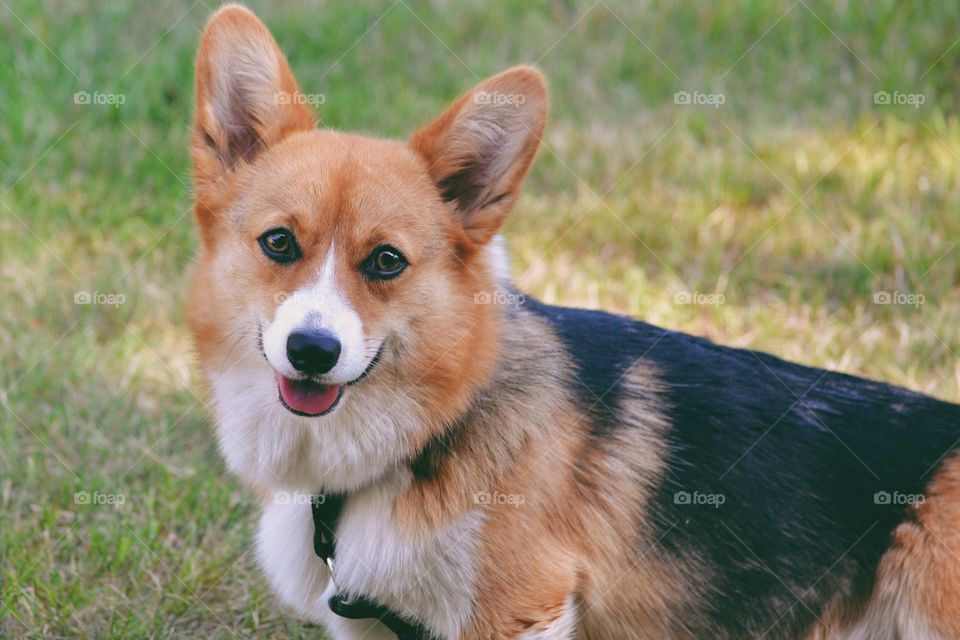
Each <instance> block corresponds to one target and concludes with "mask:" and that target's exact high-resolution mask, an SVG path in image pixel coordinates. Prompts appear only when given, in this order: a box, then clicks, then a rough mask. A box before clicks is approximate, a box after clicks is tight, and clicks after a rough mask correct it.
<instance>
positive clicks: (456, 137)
mask: <svg viewBox="0 0 960 640" xmlns="http://www.w3.org/2000/svg"><path fill="white" fill-rule="evenodd" d="M546 120H547V87H546V83H545V82H544V80H543V76H542V75H541V74H540V72H539V71H537V70H536V69H534V68H533V67H514V68H512V69H509V70H507V71H504V72H503V73H501V74H499V75H496V76H493V77H492V78H488V79H487V80H484V81H483V82H481V83H480V84H478V85H477V86H476V87H474V88H473V89H471V90H470V91H468V92H467V93H466V94H464V95H462V96H460V98H458V99H457V100H456V101H455V102H454V103H453V104H452V105H450V107H448V108H447V110H446V111H445V112H444V113H443V114H442V115H441V116H440V117H439V118H437V119H436V120H434V121H433V122H432V123H431V124H429V125H427V126H426V127H424V128H423V129H421V130H420V131H418V132H417V133H415V134H414V135H413V137H412V138H411V139H410V145H411V146H412V147H413V148H414V150H416V151H417V152H418V153H419V154H420V155H421V156H423V158H424V159H425V160H426V162H427V167H428V171H429V173H430V177H431V178H432V179H433V181H434V183H435V184H436V185H437V187H438V188H439V189H440V193H441V195H442V197H443V199H444V200H445V201H447V202H450V203H451V204H452V205H453V206H454V207H455V208H456V211H457V214H458V215H459V216H460V220H461V224H462V225H463V228H464V230H465V231H466V232H467V235H468V236H469V237H470V239H471V240H473V241H474V242H476V243H479V244H482V243H485V242H487V241H488V240H490V238H491V237H493V235H494V234H495V233H496V232H497V230H498V229H499V228H500V226H501V225H502V224H503V222H504V220H505V219H506V217H507V214H508V213H509V212H510V209H511V208H512V207H513V203H514V202H515V201H516V198H517V193H518V191H519V189H520V184H521V183H522V182H523V178H524V176H526V174H527V169H529V168H530V163H531V162H532V161H533V156H534V154H536V152H537V147H538V146H539V145H540V138H541V137H542V136H543V127H544V125H545V124H546Z"/></svg>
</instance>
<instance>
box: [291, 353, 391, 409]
mask: <svg viewBox="0 0 960 640" xmlns="http://www.w3.org/2000/svg"><path fill="white" fill-rule="evenodd" d="M382 351H383V345H381V346H380V349H379V350H378V351H377V353H376V355H374V357H373V359H371V360H370V364H368V365H367V368H366V369H365V370H364V372H363V373H361V374H360V375H359V376H358V377H357V378H356V379H354V380H351V381H350V382H347V383H346V384H323V383H321V382H318V381H316V380H311V379H309V378H304V379H300V380H295V379H293V378H288V377H286V376H284V375H283V374H280V373H278V374H277V386H278V387H279V389H280V404H282V405H283V406H284V407H285V408H286V409H287V411H289V412H290V413H295V414H297V415H298V416H306V417H308V418H316V417H318V416H323V415H326V414H328V413H330V412H332V411H333V410H334V409H336V408H337V405H339V404H340V399H341V398H342V397H343V392H344V391H345V390H346V387H347V385H351V384H356V383H357V382H360V381H361V380H363V379H364V378H366V377H367V376H368V375H369V374H370V372H371V371H373V368H374V367H376V366H377V363H379V362H380V356H381V353H382Z"/></svg>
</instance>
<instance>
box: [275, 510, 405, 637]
mask: <svg viewBox="0 0 960 640" xmlns="http://www.w3.org/2000/svg"><path fill="white" fill-rule="evenodd" d="M290 495H291V494H283V497H286V498H289V497H290ZM256 545H257V558H258V560H259V562H260V566H261V568H262V569H263V571H264V573H265V574H266V576H267V579H268V580H269V581H270V585H271V587H273V592H274V593H275V594H276V595H277V597H278V598H279V599H280V600H281V601H282V602H283V603H284V604H285V605H287V606H288V607H290V608H291V609H293V611H294V612H295V613H296V614H297V616H298V617H300V618H302V619H303V620H308V621H310V622H314V623H316V624H320V625H322V626H323V627H324V628H325V629H326V630H327V632H328V633H329V634H330V636H331V637H332V638H334V640H359V639H360V638H363V639H364V640H396V636H394V635H393V633H391V632H390V630H389V629H387V628H386V627H385V626H383V625H382V624H380V623H379V622H376V621H370V620H348V619H346V618H341V617H340V616H337V615H336V614H334V613H333V612H332V611H330V607H329V606H327V601H328V600H329V598H330V596H332V595H333V594H334V593H335V591H336V588H335V586H334V585H333V583H332V582H331V580H330V570H329V569H327V565H326V564H324V562H323V561H322V560H321V559H320V558H319V557H318V556H317V555H316V554H315V553H314V550H313V517H312V515H311V512H310V504H309V503H305V502H304V501H303V500H287V499H283V500H281V499H278V496H270V497H268V498H267V499H266V500H265V501H264V508H263V514H262V515H261V516H260V526H259V528H258V529H257V540H256Z"/></svg>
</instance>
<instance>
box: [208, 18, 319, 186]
mask: <svg viewBox="0 0 960 640" xmlns="http://www.w3.org/2000/svg"><path fill="white" fill-rule="evenodd" d="M298 96H299V88H298V86H297V81H296V79H295V78H294V77H293V72H292V71H291V70H290V65H289V64H287V60H286V58H284V56H283V53H282V52H281V51H280V47H278V46H277V43H276V41H275V40H274V39H273V36H271V35H270V32H269V31H268V30H267V28H266V27H265V26H264V25H263V23H262V22H260V20H258V19H257V17H256V16H255V15H253V13H252V12H251V11H250V10H248V9H246V8H245V7H241V6H239V5H227V6H225V7H223V8H222V9H220V10H219V11H217V12H216V13H215V14H214V15H213V17H212V18H210V22H209V23H208V24H207V28H206V30H205V31H204V32H203V36H202V38H201V39H200V50H199V52H198V53H197V67H196V111H195V114H194V121H193V132H192V148H191V157H192V159H193V171H194V180H195V183H196V188H197V195H198V197H199V198H201V199H202V197H203V194H204V192H205V191H206V190H207V189H208V187H210V186H212V185H213V184H215V183H216V182H217V181H219V180H220V179H221V178H223V177H224V175H226V174H228V173H230V172H231V171H233V169H234V168H236V166H237V165H238V164H239V163H243V162H249V161H251V160H252V159H253V158H254V157H255V156H256V155H257V154H258V153H260V152H261V151H263V150H264V149H265V148H267V147H269V146H270V145H272V144H275V143H276V142H279V141H280V140H282V139H283V138H284V137H285V136H287V135H289V134H290V133H292V132H294V131H302V130H310V129H313V128H314V126H315V123H314V118H313V114H312V113H311V111H310V108H309V107H308V106H306V105H305V104H303V101H302V100H300V99H299V98H298Z"/></svg>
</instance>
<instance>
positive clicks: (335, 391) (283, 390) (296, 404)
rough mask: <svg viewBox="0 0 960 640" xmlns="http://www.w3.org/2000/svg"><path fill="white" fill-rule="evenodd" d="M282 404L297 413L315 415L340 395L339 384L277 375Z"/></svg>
mask: <svg viewBox="0 0 960 640" xmlns="http://www.w3.org/2000/svg"><path fill="white" fill-rule="evenodd" d="M277 380H278V382H279V383H280V397H282V398H283V402H284V404H286V405H287V406H288V407H289V408H291V409H293V410H294V411H297V412H299V413H305V414H307V415H311V416H315V415H319V414H321V413H323V412H324V411H327V410H328V409H329V408H330V407H332V406H333V405H334V404H336V402H337V398H339V397H340V390H341V389H342V388H343V387H341V386H340V385H337V384H332V385H323V384H319V383H316V382H312V381H310V380H291V379H290V378H286V377H284V376H280V375H278V376H277Z"/></svg>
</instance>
